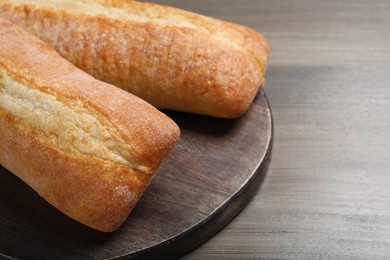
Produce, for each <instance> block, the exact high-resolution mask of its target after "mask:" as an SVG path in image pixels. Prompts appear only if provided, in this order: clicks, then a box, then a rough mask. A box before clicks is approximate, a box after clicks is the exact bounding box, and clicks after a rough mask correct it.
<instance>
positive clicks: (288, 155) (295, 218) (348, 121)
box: [154, 0, 390, 260]
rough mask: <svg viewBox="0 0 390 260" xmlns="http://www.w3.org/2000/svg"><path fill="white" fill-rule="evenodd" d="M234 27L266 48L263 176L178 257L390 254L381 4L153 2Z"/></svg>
mask: <svg viewBox="0 0 390 260" xmlns="http://www.w3.org/2000/svg"><path fill="white" fill-rule="evenodd" d="M154 2H158V3H161V4H168V5H173V6H177V7H180V8H183V9H186V10H189V11H194V12H198V13H202V14H205V15H209V16H213V17H218V18H221V19H224V20H229V21H233V22H236V23H241V24H244V25H247V26H249V27H252V28H254V29H255V30H257V31H259V32H261V33H262V34H263V35H264V36H265V37H266V38H267V40H268V42H269V44H270V47H271V58H270V63H269V67H268V72H267V75H266V87H265V92H266V94H267V96H268V98H269V100H270V103H271V108H272V110H273V115H274V131H275V135H274V149H273V155H272V162H271V165H270V169H269V171H268V174H267V176H266V178H265V181H264V182H263V184H262V186H261V188H260V189H259V191H258V193H257V195H256V196H255V198H254V199H253V200H252V201H251V203H250V204H249V205H248V207H247V208H246V209H245V210H244V211H243V212H242V213H241V214H240V215H239V216H238V217H237V218H235V219H234V220H233V222H231V223H230V224H229V225H228V226H227V227H226V228H224V229H223V230H222V231H221V232H219V233H218V234H217V235H216V236H214V237H213V238H212V239H211V240H209V241H208V242H207V243H205V244H204V245H202V246H201V247H199V248H197V249H196V250H194V251H193V252H191V253H189V254H188V255H186V256H185V257H184V259H188V260H189V259H389V258H390V1H386V0H373V1H362V0H353V1H352V0H351V1H346V0H344V1H341V0H340V1H337V0H332V1H314V0H296V1H290V0H272V1H271V0H269V1H265V0H241V1H233V0H212V1H206V0H201V1H174V0H163V1H154Z"/></svg>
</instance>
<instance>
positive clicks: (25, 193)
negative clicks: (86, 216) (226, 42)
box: [0, 91, 272, 259]
mask: <svg viewBox="0 0 390 260" xmlns="http://www.w3.org/2000/svg"><path fill="white" fill-rule="evenodd" d="M167 114H168V115H169V116H170V117H171V118H172V119H173V120H175V121H176V122H177V124H178V125H179V126H180V128H181V131H182V135H181V138H180V140H179V142H178V143H177V145H176V146H175V148H174V150H173V151H172V153H171V154H170V155H169V157H168V158H167V159H166V160H165V162H164V163H163V165H162V166H161V168H160V169H159V171H158V173H157V175H156V177H155V178H154V180H153V182H152V183H151V185H150V186H149V188H148V189H147V191H146V192H145V194H144V196H143V197H142V199H141V200H140V202H139V203H138V205H137V207H136V208H135V209H134V210H133V212H132V213H131V214H130V216H129V217H128V219H127V221H126V222H125V223H124V224H123V225H122V226H121V227H120V228H119V229H118V230H117V231H115V232H113V233H101V232H98V231H95V230H92V229H90V228H87V227H85V226H83V225H81V224H79V223H77V222H75V221H73V220H71V219H69V218H68V217H66V216H65V215H63V214H62V213H60V212H59V211H57V210H56V209H55V208H53V207H52V206H50V205H49V204H48V203H47V202H46V201H45V200H44V199H42V198H41V197H39V195H37V194H36V193H35V192H34V191H33V190H32V189H31V188H30V187H28V186H27V185H26V184H24V183H23V182H22V181H20V180H19V179H18V178H17V177H15V176H14V175H13V174H12V173H10V172H8V171H7V170H5V169H4V168H1V166H0V187H1V188H0V189H1V192H0V257H4V258H11V259H12V258H21V259H25V258H28V259H65V258H66V259H117V258H130V257H141V256H142V258H146V259H147V258H150V259H153V258H154V259H156V257H158V259H162V258H177V257H179V256H181V255H183V254H185V253H187V252H189V251H190V250H192V249H194V248H195V247H197V246H199V245H200V244H201V243H203V242H205V241H206V240H208V239H209V238H210V237H211V236H213V235H214V234H215V233H216V232H218V231H219V230H221V229H222V228H223V227H224V226H225V225H226V224H227V223H228V222H229V221H230V220H232V219H233V218H234V217H235V216H236V215H237V214H238V213H239V212H240V211H241V210H242V209H243V208H244V207H245V206H246V204H247V203H248V202H249V200H250V199H251V198H252V197H253V195H254V194H255V192H256V190H257V189H258V187H259V184H260V183H261V182H262V179H263V177H264V175H265V172H266V170H267V168H268V164H269V161H270V154H271V146H272V115H271V110H270V107H269V104H268V102H267V99H266V97H265V94H264V92H263V91H260V92H259V94H258V95H257V97H256V99H255V101H254V103H253V105H252V106H251V108H250V110H249V111H248V112H247V113H246V114H245V115H244V116H243V117H242V118H240V119H236V120H225V119H215V118H211V117H206V116H197V115H190V114H185V113H175V112H167Z"/></svg>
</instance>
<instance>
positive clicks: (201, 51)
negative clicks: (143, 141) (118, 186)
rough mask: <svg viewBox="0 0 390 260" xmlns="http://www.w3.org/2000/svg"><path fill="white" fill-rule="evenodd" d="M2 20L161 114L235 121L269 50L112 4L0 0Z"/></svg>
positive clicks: (197, 21) (255, 36) (209, 22)
mask: <svg viewBox="0 0 390 260" xmlns="http://www.w3.org/2000/svg"><path fill="white" fill-rule="evenodd" d="M0 14H1V15H2V16H4V17H6V18H8V19H10V20H11V21H13V22H14V23H17V24H19V25H22V26H24V27H25V28H26V29H27V30H28V31H30V32H31V33H33V34H34V35H36V36H38V37H39V38H41V39H42V40H43V41H45V42H47V43H49V44H50V45H51V46H53V47H54V49H56V50H57V51H58V52H59V53H60V54H61V55H62V56H63V57H65V58H66V59H68V60H70V61H71V62H72V63H73V64H75V65H76V66H78V67H79V68H81V69H82V70H84V71H86V72H87V73H89V74H91V75H93V76H94V77H96V78H98V79H100V80H102V81H105V82H109V83H111V84H114V85H116V86H118V87H120V88H122V89H124V90H127V91H129V92H131V93H133V94H135V95H137V96H139V97H141V98H142V99H144V100H146V101H148V102H149V103H151V104H152V105H154V106H156V107H158V108H161V109H173V110H179V111H184V112H191V113H198V114H206V115H211V116H215V117H223V118H236V117H239V116H241V115H242V114H243V113H245V112H246V110H247V109H248V108H249V106H250V104H251V103H252V101H253V99H254V97H255V95H256V93H257V92H258V90H259V88H260V87H262V86H263V85H264V75H265V71H266V65H267V60H268V54H269V48H268V45H267V43H266V41H265V39H264V38H263V37H262V36H261V35H260V34H259V33H257V32H255V31H254V30H252V29H249V28H247V27H244V26H241V25H237V24H233V23H229V22H225V21H221V20H218V19H213V18H209V17H205V16H202V15H198V14H194V13H190V12H186V11H183V10H179V9H176V8H172V7H167V6H161V5H157V4H151V3H140V2H137V1H116V0H115V1H114V0H67V1H65V0H60V1H58V0H0Z"/></svg>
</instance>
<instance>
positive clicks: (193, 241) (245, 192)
mask: <svg viewBox="0 0 390 260" xmlns="http://www.w3.org/2000/svg"><path fill="white" fill-rule="evenodd" d="M261 92H262V93H261V95H262V96H263V97H264V99H265V101H266V104H267V106H268V108H269V114H270V127H271V128H270V129H271V136H270V139H269V143H268V147H267V148H266V152H265V154H264V157H263V158H262V159H261V160H260V164H259V165H258V167H257V168H256V169H255V170H254V172H253V174H252V177H251V178H250V179H249V180H248V181H247V182H246V183H245V184H244V185H243V186H242V187H241V189H240V190H238V191H237V192H236V193H235V194H233V195H232V196H231V197H230V198H229V199H228V200H226V202H225V203H224V204H223V205H221V206H220V207H219V208H217V210H216V211H215V212H214V213H213V214H210V215H209V216H208V217H207V218H205V219H204V220H202V221H201V222H199V223H197V224H196V225H194V226H193V227H191V228H189V229H187V230H185V231H184V232H182V233H181V234H179V235H177V236H175V237H174V238H171V239H169V240H166V241H164V242H161V243H159V244H157V245H155V246H153V247H149V248H146V249H143V250H140V251H138V252H136V253H132V254H126V255H123V256H118V257H113V258H109V259H112V260H113V259H115V260H116V259H118V260H123V259H145V260H149V259H151V260H154V259H167V260H169V259H177V258H179V257H182V256H184V255H186V254H188V253H189V252H191V251H192V250H194V249H196V248H197V247H199V246H201V245H202V244H203V243H205V242H207V241H208V240H209V239H210V238H212V237H213V236H214V235H216V234H217V233H218V232H219V231H221V230H222V229H223V228H224V227H225V226H226V225H228V224H229V223H230V222H231V221H232V220H233V219H234V218H235V217H236V216H237V215H239V213H240V212H241V211H242V210H243V209H244V208H245V207H246V206H247V205H248V204H249V202H250V201H251V200H252V198H253V197H254V196H255V195H256V193H257V191H258V190H259V188H260V187H261V184H262V183H263V180H264V179H265V177H266V173H267V171H268V168H269V165H270V163H271V154H272V146H273V136H274V126H273V121H274V120H273V116H272V110H271V107H270V104H269V101H268V98H267V96H266V95H265V93H264V91H261ZM259 94H260V93H259Z"/></svg>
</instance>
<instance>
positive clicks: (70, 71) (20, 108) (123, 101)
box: [0, 18, 179, 231]
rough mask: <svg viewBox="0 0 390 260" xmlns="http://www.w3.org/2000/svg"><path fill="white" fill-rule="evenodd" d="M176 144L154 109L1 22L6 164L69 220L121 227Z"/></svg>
mask: <svg viewBox="0 0 390 260" xmlns="http://www.w3.org/2000/svg"><path fill="white" fill-rule="evenodd" d="M178 136H179V129H178V127H177V125H176V124H175V123H174V122H173V121H172V120H171V119H169V118H168V117H167V116H165V115H164V114H162V113H161V112H160V111H158V110H157V109H156V108H154V107H153V106H151V105H150V104H148V103H146V102H145V101H143V100H141V99H140V98H138V97H135V96H133V95H132V94H130V93H127V92H125V91H123V90H121V89H119V88H117V87H115V86H112V85H109V84H107V83H103V82H101V81H98V80H96V79H94V78H93V77H92V76H90V75H88V74H86V73H85V72H83V71H81V70H80V69H78V68H76V67H75V66H74V65H73V64H71V63H70V62H68V61H67V60H65V59H64V58H62V57H61V56H60V55H58V54H57V53H56V52H55V51H54V50H53V49H52V48H51V47H50V46H49V45H47V44H46V43H43V42H41V41H40V40H38V39H37V38H35V37H34V36H32V35H30V34H29V33H27V32H26V31H24V30H22V28H20V27H18V26H16V25H13V24H11V23H10V22H9V21H7V20H5V19H2V18H0V144H1V147H0V164H1V165H3V166H4V167H5V168H7V169H8V170H10V171H11V172H13V173H14V174H15V175H17V176H18V177H20V178H21V179H22V180H24V181H25V182H26V183H27V184H29V185H30V186H31V187H32V188H33V189H35V190H36V191H37V192H38V193H39V194H40V195H41V196H42V197H43V198H45V199H46V200H47V201H48V202H50V203H51V204H52V205H54V206H55V207H57V208H58V209H59V210H61V211H62V212H64V213H65V214H67V215H69V216H70V217H71V218H73V219H75V220H77V221H79V222H81V223H83V224H85V225H88V226H90V227H92V228H95V229H97V230H101V231H113V230H115V229H116V228H118V226H119V225H120V224H121V223H122V222H123V221H124V220H125V219H126V217H127V216H128V214H129V212H130V211H131V210H132V209H133V207H134V206H135V204H136V203H137V201H138V200H139V198H140V197H141V195H142V193H143V192H144V190H145V188H146V187H147V186H148V184H149V183H150V181H151V179H152V177H153V176H154V174H155V172H156V170H157V168H158V167H159V165H160V164H161V162H162V161H163V159H164V158H165V157H166V156H167V155H168V153H169V151H170V150H171V148H172V147H173V145H174V143H175V141H176V140H177V138H178Z"/></svg>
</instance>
